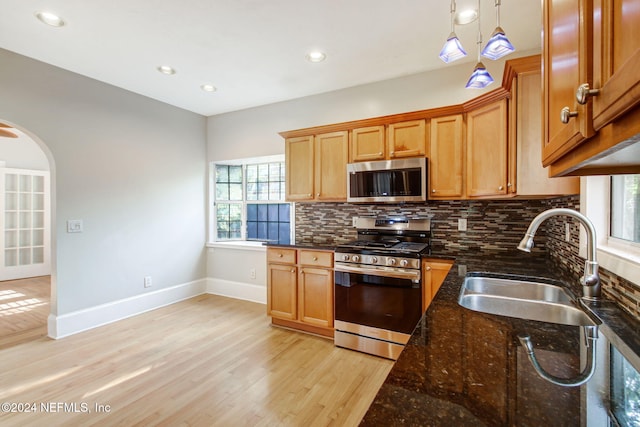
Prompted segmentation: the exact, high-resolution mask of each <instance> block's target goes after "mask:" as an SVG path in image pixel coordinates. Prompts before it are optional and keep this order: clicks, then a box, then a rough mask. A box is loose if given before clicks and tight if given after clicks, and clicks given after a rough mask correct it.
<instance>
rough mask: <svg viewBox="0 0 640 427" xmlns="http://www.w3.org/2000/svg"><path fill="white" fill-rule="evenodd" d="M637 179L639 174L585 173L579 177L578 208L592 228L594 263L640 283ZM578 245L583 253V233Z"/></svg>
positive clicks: (639, 176) (639, 220)
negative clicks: (590, 174) (593, 234)
mask: <svg viewBox="0 0 640 427" xmlns="http://www.w3.org/2000/svg"><path fill="white" fill-rule="evenodd" d="M639 182H640V175H611V176H588V177H584V178H582V179H581V183H582V188H581V189H580V211H581V212H582V213H584V214H585V215H587V217H589V218H590V219H591V221H592V222H593V224H594V226H595V228H596V234H597V237H598V242H597V248H598V263H599V264H600V266H602V267H603V268H606V269H607V270H609V271H611V272H612V273H615V274H617V275H618V276H621V277H624V278H625V279H627V280H629V281H631V282H632V283H637V284H640V239H639V237H640V196H639V195H638V191H639V185H638V184H639ZM583 234H584V232H581V235H583ZM580 246H581V255H582V256H583V257H584V256H585V243H584V240H583V237H581V245H580Z"/></svg>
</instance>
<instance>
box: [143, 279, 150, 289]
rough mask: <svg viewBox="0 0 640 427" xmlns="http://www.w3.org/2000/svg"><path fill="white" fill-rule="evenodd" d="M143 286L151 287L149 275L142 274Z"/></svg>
mask: <svg viewBox="0 0 640 427" xmlns="http://www.w3.org/2000/svg"><path fill="white" fill-rule="evenodd" d="M144 287H145V288H150V287H151V276H144Z"/></svg>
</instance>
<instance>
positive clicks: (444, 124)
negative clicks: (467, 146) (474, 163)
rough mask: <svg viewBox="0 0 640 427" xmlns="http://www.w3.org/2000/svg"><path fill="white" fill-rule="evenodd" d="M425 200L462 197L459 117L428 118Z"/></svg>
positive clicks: (461, 136)
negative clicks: (427, 188) (427, 191)
mask: <svg viewBox="0 0 640 427" xmlns="http://www.w3.org/2000/svg"><path fill="white" fill-rule="evenodd" d="M430 128H431V130H430V141H429V198H430V199H434V200H436V199H455V198H462V197H463V195H464V193H463V186H462V177H463V168H464V133H463V130H464V121H463V118H462V114H455V115H452V116H446V117H436V118H433V119H431V126H430Z"/></svg>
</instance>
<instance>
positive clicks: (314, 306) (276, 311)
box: [267, 247, 333, 337]
mask: <svg viewBox="0 0 640 427" xmlns="http://www.w3.org/2000/svg"><path fill="white" fill-rule="evenodd" d="M267 314H268V315H269V316H271V321H272V323H273V324H274V325H277V326H284V327H288V328H293V329H299V330H302V331H305V332H311V333H314V334H318V335H323V336H327V337H333V252H332V251H321V250H311V249H295V248H280V247H272V248H268V249H267Z"/></svg>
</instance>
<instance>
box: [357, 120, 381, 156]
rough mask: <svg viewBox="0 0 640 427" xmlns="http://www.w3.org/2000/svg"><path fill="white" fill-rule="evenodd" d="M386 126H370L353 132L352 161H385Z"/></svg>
mask: <svg viewBox="0 0 640 427" xmlns="http://www.w3.org/2000/svg"><path fill="white" fill-rule="evenodd" d="M384 134H385V132H384V126H370V127H366V128H359V129H354V130H352V131H351V161H352V162H364V161H370V160H384V158H385V153H384V152H385V149H384V142H385V139H384Z"/></svg>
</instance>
